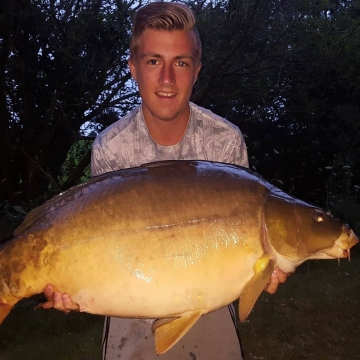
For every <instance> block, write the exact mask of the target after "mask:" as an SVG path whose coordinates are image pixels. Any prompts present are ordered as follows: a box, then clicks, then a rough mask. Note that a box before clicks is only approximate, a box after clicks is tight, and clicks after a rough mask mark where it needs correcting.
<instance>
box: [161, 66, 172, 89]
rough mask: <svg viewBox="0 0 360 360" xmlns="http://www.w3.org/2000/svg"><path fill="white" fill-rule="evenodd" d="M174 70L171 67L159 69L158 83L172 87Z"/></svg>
mask: <svg viewBox="0 0 360 360" xmlns="http://www.w3.org/2000/svg"><path fill="white" fill-rule="evenodd" d="M174 75H175V74H174V69H173V67H172V66H171V65H164V66H163V67H162V69H161V74H160V78H159V82H160V83H161V84H165V85H173V84H174V83H175V76H174Z"/></svg>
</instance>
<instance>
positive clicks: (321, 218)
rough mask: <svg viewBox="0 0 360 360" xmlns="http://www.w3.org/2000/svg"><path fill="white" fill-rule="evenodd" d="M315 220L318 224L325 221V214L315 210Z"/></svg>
mask: <svg viewBox="0 0 360 360" xmlns="http://www.w3.org/2000/svg"><path fill="white" fill-rule="evenodd" d="M313 218H314V220H315V221H316V222H317V223H322V222H324V221H325V214H324V213H323V212H322V211H321V210H317V209H316V210H314V214H313Z"/></svg>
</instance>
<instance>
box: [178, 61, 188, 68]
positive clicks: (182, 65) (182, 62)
mask: <svg viewBox="0 0 360 360" xmlns="http://www.w3.org/2000/svg"><path fill="white" fill-rule="evenodd" d="M178 65H179V66H181V67H184V66H187V64H186V63H185V62H184V61H179V62H178Z"/></svg>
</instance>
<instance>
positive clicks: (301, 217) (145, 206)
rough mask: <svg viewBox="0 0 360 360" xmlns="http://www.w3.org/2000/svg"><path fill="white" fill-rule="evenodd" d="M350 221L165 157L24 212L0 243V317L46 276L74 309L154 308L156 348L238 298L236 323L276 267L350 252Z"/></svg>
mask: <svg viewBox="0 0 360 360" xmlns="http://www.w3.org/2000/svg"><path fill="white" fill-rule="evenodd" d="M358 241H359V240H358V238H357V237H356V236H355V234H354V233H353V232H352V230H351V229H350V228H349V227H348V226H347V225H344V224H343V223H341V222H340V221H339V220H337V219H335V218H333V217H332V216H330V215H328V214H326V213H325V212H324V211H323V210H321V209H319V208H317V207H314V206H312V205H309V204H307V203H305V202H303V201H300V200H297V199H295V198H293V197H291V196H289V195H287V194H285V193H284V192H282V191H281V190H279V189H277V188H276V187H274V186H273V185H271V184H270V183H268V182H266V181H264V180H262V179H261V178H260V177H259V176H258V175H256V174H255V173H253V172H251V171H249V170H248V169H244V168H241V167H237V166H234V165H229V164H221V163H211V162H206V161H178V162H177V161H170V162H163V163H155V164H148V165H145V166H142V167H138V168H132V169H125V170H120V171H116V172H113V173H108V174H104V175H101V176H98V177H96V178H93V179H91V180H89V181H88V182H86V183H84V184H82V185H79V186H76V187H73V188H71V189H70V190H68V191H66V192H64V193H62V194H60V195H58V196H55V197H54V198H52V199H51V200H49V201H47V202H46V203H45V204H43V205H42V206H40V207H38V208H36V209H34V210H32V211H31V212H30V213H29V214H28V215H27V216H26V218H25V220H24V221H23V223H22V224H21V225H20V226H19V227H18V228H17V229H16V231H15V234H14V238H13V240H11V241H10V242H9V243H7V244H6V245H5V246H4V247H3V249H2V250H1V252H0V323H1V322H2V321H3V319H4V318H5V317H6V316H7V314H8V313H9V312H10V310H11V309H12V307H13V306H14V305H15V304H16V303H17V302H18V301H19V300H20V299H22V298H25V297H29V296H32V295H34V294H38V293H41V292H42V291H43V289H44V287H45V285H46V284H52V285H53V286H54V289H55V290H56V291H59V292H62V293H64V292H66V293H68V294H69V295H70V298H71V299H72V301H73V302H75V303H77V304H78V305H79V308H80V311H85V312H88V313H92V314H101V315H109V316H118V317H128V318H157V319H160V320H158V321H157V322H156V323H155V325H154V333H155V344H156V350H157V352H158V353H163V352H165V351H167V350H168V349H169V348H170V347H171V346H172V345H174V344H175V343H176V342H177V341H178V340H179V339H180V338H181V337H182V336H183V335H184V334H185V333H186V332H187V330H188V329H189V328H190V327H191V326H192V325H193V324H194V323H195V322H196V321H197V320H198V319H199V318H200V316H202V315H203V314H206V313H208V312H211V311H214V310H216V309H219V308H221V307H223V306H225V305H227V304H229V303H231V302H232V301H234V300H236V299H239V298H240V302H239V303H240V308H239V314H240V319H241V320H242V321H243V320H244V319H246V317H247V316H248V314H249V313H250V311H251V309H252V307H253V305H254V303H255V301H256V299H257V298H258V296H259V295H260V293H261V292H262V291H263V289H264V288H265V286H266V284H267V283H268V281H269V280H270V276H271V273H272V270H273V268H274V266H277V267H279V268H280V269H281V270H282V271H284V272H287V273H289V272H293V271H294V270H295V268H296V267H297V266H298V265H300V264H301V263H303V262H304V261H305V260H308V259H335V258H346V257H348V256H349V250H350V248H351V247H352V246H353V245H355V244H356V243H357V242H358Z"/></svg>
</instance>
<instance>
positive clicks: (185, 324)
mask: <svg viewBox="0 0 360 360" xmlns="http://www.w3.org/2000/svg"><path fill="white" fill-rule="evenodd" d="M201 315H202V312H201V311H192V312H189V313H187V314H186V315H184V316H182V317H179V318H176V319H160V320H158V321H156V322H155V323H154V325H153V328H152V331H153V333H154V335H155V348H156V353H157V354H158V355H160V354H163V353H165V352H166V351H168V350H169V349H170V348H171V347H172V346H174V345H175V344H176V343H177V342H178V341H179V340H180V339H181V338H182V337H183V336H184V335H185V334H186V333H187V332H188V331H189V330H190V328H191V327H192V326H193V325H194V324H195V323H196V322H197V321H198V320H199V318H200V316H201Z"/></svg>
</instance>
